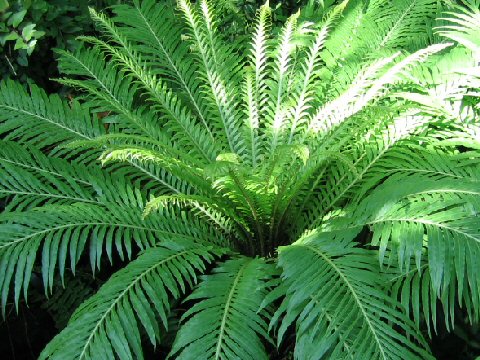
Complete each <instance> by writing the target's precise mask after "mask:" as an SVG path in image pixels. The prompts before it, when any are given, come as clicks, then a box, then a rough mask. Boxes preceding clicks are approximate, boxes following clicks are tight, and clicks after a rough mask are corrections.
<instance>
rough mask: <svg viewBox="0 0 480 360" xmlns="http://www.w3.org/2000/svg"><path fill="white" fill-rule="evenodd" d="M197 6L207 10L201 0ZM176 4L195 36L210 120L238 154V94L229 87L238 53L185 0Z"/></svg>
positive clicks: (235, 79)
mask: <svg viewBox="0 0 480 360" xmlns="http://www.w3.org/2000/svg"><path fill="white" fill-rule="evenodd" d="M200 6H201V8H202V9H203V12H205V11H211V10H208V9H209V5H208V3H207V2H206V1H205V0H203V1H201V3H200ZM178 7H179V9H180V11H181V12H182V14H183V16H184V18H185V20H186V23H187V25H188V29H189V32H190V34H191V36H192V38H193V39H195V46H196V49H197V50H198V65H199V66H200V69H201V71H200V75H201V76H202V77H204V79H205V81H206V84H205V88H204V90H205V94H206V95H207V94H208V96H207V99H210V108H211V110H210V112H211V120H210V121H215V123H216V127H217V128H218V129H221V131H222V137H223V136H224V138H225V140H226V142H227V147H228V151H231V152H233V153H237V154H240V153H242V152H243V149H244V147H245V145H244V143H243V139H242V137H241V133H240V129H239V127H240V123H241V121H240V118H239V116H240V111H239V110H238V102H239V101H238V99H237V96H238V95H237V93H236V92H235V90H234V88H233V86H235V84H237V83H238V82H239V81H240V79H241V77H240V78H238V77H239V74H238V73H239V71H240V68H241V64H240V57H239V54H235V53H234V51H233V49H231V48H230V47H229V46H227V45H226V44H224V43H223V42H222V41H221V39H220V38H219V37H218V35H217V34H216V31H215V30H214V28H213V27H212V24H209V23H208V16H207V17H205V15H204V16H203V17H200V16H199V14H198V12H197V10H196V9H195V8H194V6H193V5H192V4H191V3H190V2H189V1H188V0H179V2H178ZM219 139H221V138H219Z"/></svg>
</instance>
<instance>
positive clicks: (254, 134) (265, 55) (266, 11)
mask: <svg viewBox="0 0 480 360" xmlns="http://www.w3.org/2000/svg"><path fill="white" fill-rule="evenodd" d="M270 16H271V10H270V7H269V6H267V5H263V6H261V7H260V10H259V11H258V16H257V22H256V25H255V30H254V34H253V37H252V43H251V49H250V54H249V63H250V70H249V71H247V72H246V75H245V87H244V92H245V104H246V106H247V108H246V110H245V111H246V115H247V123H246V125H247V131H248V132H249V135H250V136H247V137H246V141H247V143H249V144H250V149H251V150H250V152H251V155H250V156H251V158H252V166H253V167H255V166H256V165H257V162H258V160H259V156H260V154H259V153H260V147H261V137H260V134H259V127H260V121H261V118H262V116H263V115H264V113H265V106H266V103H267V101H268V97H267V95H268V94H267V89H268V87H267V79H266V76H267V69H268V59H269V44H268V41H267V40H268V30H269V26H270Z"/></svg>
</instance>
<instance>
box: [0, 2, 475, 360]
mask: <svg viewBox="0 0 480 360" xmlns="http://www.w3.org/2000/svg"><path fill="white" fill-rule="evenodd" d="M449 3H450V2H449ZM478 5H479V4H478V1H475V0H470V1H466V2H465V3H464V4H463V5H462V6H453V7H447V5H443V4H442V2H440V1H437V0H395V1H380V0H375V1H369V2H363V1H356V0H352V1H349V2H348V1H343V2H341V3H339V4H338V5H336V6H334V7H330V8H328V9H323V10H322V9H321V7H320V8H319V9H318V11H319V14H321V11H323V16H318V18H317V19H315V20H312V19H310V20H308V21H307V19H306V18H305V17H304V16H303V14H301V13H298V14H294V15H293V16H291V17H290V18H289V19H288V20H287V21H286V23H285V24H284V26H283V27H282V28H281V29H272V28H271V21H270V20H271V19H270V8H269V5H268V4H266V5H264V6H262V7H261V8H260V9H259V11H258V15H257V19H256V22H255V23H254V24H252V39H251V42H250V43H248V44H247V43H245V42H243V41H236V40H235V39H232V38H229V39H224V38H223V37H222V34H223V32H222V30H221V29H222V28H224V27H225V26H228V24H224V23H222V18H221V17H220V16H218V14H217V13H216V11H217V9H216V4H215V2H210V1H207V0H199V1H198V2H197V3H195V4H192V3H190V2H189V1H188V0H179V1H178V3H177V4H173V3H171V2H170V1H161V2H157V1H154V0H142V1H140V0H135V1H133V4H132V5H117V6H114V7H112V9H111V13H112V17H110V18H109V17H108V16H106V15H104V14H100V13H96V12H94V11H91V16H92V18H93V20H94V21H95V23H96V25H97V27H98V29H99V30H100V31H101V33H102V35H101V36H100V37H97V38H94V37H83V38H81V39H82V40H83V41H84V42H85V44H86V45H85V47H84V48H83V49H82V50H79V51H78V52H76V53H70V52H65V51H59V54H60V62H59V65H60V68H61V70H62V72H63V73H64V74H65V75H66V77H65V78H62V79H58V80H57V81H59V82H60V83H61V84H63V85H67V86H70V87H71V88H72V89H74V90H75V92H76V94H78V95H77V96H75V99H73V100H69V101H66V100H63V99H61V98H60V97H59V96H57V95H51V96H48V95H47V94H46V93H45V92H44V91H43V90H41V89H39V88H38V87H35V86H32V87H31V88H30V89H29V90H28V91H27V90H26V89H24V87H23V86H22V85H20V84H16V83H14V82H11V81H7V82H3V83H1V85H0V133H1V134H3V135H2V140H1V144H0V159H1V161H0V183H1V186H0V196H1V197H3V198H4V200H5V203H6V209H5V211H4V212H3V213H2V214H1V215H0V235H1V236H0V291H1V303H2V309H3V310H4V311H5V307H6V306H7V304H8V302H10V301H13V303H14V304H16V306H18V303H19V301H27V291H28V288H29V284H30V282H31V280H32V277H33V276H37V275H35V274H38V275H39V276H40V277H41V278H42V279H43V284H44V288H45V294H46V296H49V295H50V294H51V293H52V289H54V286H53V284H54V283H55V281H58V279H60V280H61V281H63V280H64V277H66V275H67V274H71V273H73V274H75V271H76V270H77V271H78V268H79V267H80V266H84V265H83V264H85V260H86V261H87V263H88V262H89V263H90V266H91V269H92V271H93V273H94V274H95V273H96V272H98V271H100V270H101V269H100V267H101V265H102V264H104V263H105V260H107V259H108V261H110V262H112V261H114V262H116V263H118V262H122V261H123V262H124V263H126V265H125V266H124V268H122V269H121V270H119V271H117V272H116V273H115V274H114V275H113V276H111V278H110V279H109V280H108V281H106V282H105V283H104V284H103V285H102V286H101V288H100V289H99V290H98V292H96V293H95V294H94V295H93V296H91V297H89V298H88V299H86V300H85V301H84V302H83V303H82V304H81V305H80V306H79V307H78V309H77V310H76V311H75V312H74V313H73V315H72V316H71V318H70V320H69V322H68V324H67V325H66V327H65V328H64V329H63V330H62V331H61V332H60V333H59V334H58V335H57V336H56V337H55V338H54V339H53V340H52V341H51V342H50V343H49V344H48V345H47V347H46V348H45V349H44V351H43V352H42V354H41V355H40V359H61V360H65V359H114V358H118V359H142V358H143V357H144V349H145V347H148V346H149V343H151V344H153V345H154V346H155V345H157V346H158V345H161V346H170V355H169V357H170V358H172V359H252V360H259V359H269V358H274V357H275V356H284V358H287V357H288V356H290V357H293V358H296V359H301V360H304V359H361V360H365V359H399V360H400V359H401V360H405V359H431V358H433V356H432V355H431V353H430V350H429V345H428V337H429V336H431V335H432V333H434V332H435V331H436V329H437V323H438V322H444V324H445V326H447V328H452V327H453V325H454V320H455V318H454V315H455V312H454V310H455V309H456V308H457V307H458V306H460V307H461V308H462V309H463V310H464V311H465V314H467V316H468V319H469V321H470V322H471V323H478V319H479V312H480V277H479V276H478V274H479V271H480V220H479V217H478V213H479V211H480V197H479V195H480V182H479V181H480V171H479V168H478V166H479V160H478V159H479V153H478V150H479V149H480V142H479V141H480V127H479V125H478V120H477V116H478V113H479V106H478V103H479V102H478V96H479V89H480V79H479V74H480V71H479V65H478V64H479V60H480V11H479V6H478ZM97 114H102V119H101V120H100V119H99V116H97ZM105 114H107V116H105ZM102 268H103V267H102ZM172 329H173V330H172ZM172 331H173V334H174V340H172V341H170V342H169V340H168V339H169V336H167V335H168V334H171V333H172ZM168 344H170V345H168ZM275 354H277V355H275Z"/></svg>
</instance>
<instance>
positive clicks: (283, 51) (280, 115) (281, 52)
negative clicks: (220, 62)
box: [265, 13, 300, 155]
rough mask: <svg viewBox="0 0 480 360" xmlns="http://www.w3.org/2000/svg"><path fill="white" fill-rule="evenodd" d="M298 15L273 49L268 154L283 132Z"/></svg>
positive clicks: (268, 114) (284, 27) (267, 116)
mask: <svg viewBox="0 0 480 360" xmlns="http://www.w3.org/2000/svg"><path fill="white" fill-rule="evenodd" d="M299 15H300V13H296V14H294V15H292V16H290V18H289V19H288V20H287V21H286V22H285V25H284V26H283V28H282V30H281V32H280V36H279V39H278V45H277V47H276V48H275V49H274V61H273V66H272V69H271V79H270V81H269V85H270V86H269V88H268V98H269V101H268V103H267V106H266V110H265V114H266V116H265V117H266V118H265V122H266V125H267V130H268V135H267V136H268V144H267V149H266V150H267V152H268V154H270V155H271V154H273V153H274V152H275V149H276V147H277V145H278V142H279V141H280V140H281V139H280V138H279V137H280V135H281V134H282V133H284V132H285V129H284V126H285V123H286V117H287V108H286V104H285V99H286V97H288V93H289V90H290V89H288V81H289V77H290V76H291V73H292V60H293V59H292V53H293V52H294V50H295V45H294V42H293V40H294V36H295V29H296V26H297V19H298V17H299Z"/></svg>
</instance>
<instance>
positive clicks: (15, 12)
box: [0, 0, 480, 360]
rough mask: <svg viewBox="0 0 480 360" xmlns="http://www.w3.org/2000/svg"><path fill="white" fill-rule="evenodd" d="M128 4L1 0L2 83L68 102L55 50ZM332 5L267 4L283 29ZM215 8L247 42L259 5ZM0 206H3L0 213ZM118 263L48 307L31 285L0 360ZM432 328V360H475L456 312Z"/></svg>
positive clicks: (42, 333)
mask: <svg viewBox="0 0 480 360" xmlns="http://www.w3.org/2000/svg"><path fill="white" fill-rule="evenodd" d="M127 1H129V0H0V78H1V79H6V78H11V79H15V80H18V81H20V82H22V83H24V84H28V83H35V84H37V85H39V86H40V87H43V88H44V89H46V90H47V91H48V92H50V93H53V92H57V93H61V94H63V95H64V96H67V95H68V94H70V93H68V94H67V92H66V90H65V89H64V88H63V87H62V86H61V85H59V84H58V83H56V82H55V81H53V80H52V79H54V78H56V77H58V76H59V71H58V68H57V62H56V57H55V53H54V51H53V49H54V48H59V49H67V50H70V51H73V50H75V49H77V48H78V47H79V46H81V43H80V42H79V41H77V40H76V39H75V38H76V37H77V36H79V35H94V34H95V29H94V26H93V23H92V21H91V20H90V17H89V11H88V7H93V8H95V9H96V10H103V11H107V12H108V7H109V6H110V5H114V4H116V3H119V2H123V3H125V2H127ZM159 1H161V0H159ZM387 1H388V0H387ZM336 2H338V1H336V0H286V1H278V2H277V1H271V2H270V3H271V6H272V7H273V8H274V11H273V13H272V22H273V25H274V27H275V25H280V24H282V23H283V22H284V20H285V19H286V18H287V17H288V16H289V15H291V14H293V13H295V12H296V11H297V10H298V9H299V8H302V9H303V11H302V16H303V17H304V18H310V17H311V18H315V17H319V16H321V14H322V11H321V9H322V8H323V7H325V8H328V7H329V6H330V5H332V4H334V3H336ZM217 3H218V6H221V7H222V8H223V10H224V11H225V17H226V19H227V20H228V21H225V23H227V24H228V27H227V28H225V29H224V33H225V34H226V36H228V37H231V38H232V39H233V38H235V39H236V40H237V41H238V40H247V39H248V38H249V36H250V34H251V28H250V26H251V23H252V20H253V19H254V17H255V13H256V9H257V8H258V7H259V6H260V5H261V4H262V3H263V1H262V0H218V1H217ZM70 95H71V94H70ZM1 208H2V204H0V210H1ZM116 260H117V261H114V263H115V264H116V266H115V267H112V266H109V264H108V263H107V262H106V263H105V264H103V265H102V268H103V269H104V270H105V271H102V274H101V277H99V276H98V275H97V276H96V277H95V278H93V277H92V276H91V272H90V271H89V269H88V266H89V265H88V259H85V261H84V263H85V264H84V269H85V271H84V272H83V273H82V271H80V272H79V273H78V274H77V276H76V277H72V276H71V277H69V278H67V279H66V280H65V282H66V283H65V288H63V286H62V284H61V283H60V281H58V284H57V286H56V291H54V295H52V296H50V300H49V301H48V302H46V303H45V301H43V297H44V290H43V286H42V282H41V279H40V278H38V279H33V281H34V283H33V285H34V286H32V287H31V289H30V302H29V303H28V304H26V303H25V302H22V303H21V304H20V306H19V309H18V314H17V310H16V309H15V307H14V306H13V304H12V305H10V306H9V307H8V310H7V313H6V318H5V319H2V320H1V323H0V338H1V339H2V341H1V342H0V354H1V358H2V359H15V360H23V359H36V358H37V356H38V354H39V353H40V351H41V350H42V349H43V348H44V347H45V345H46V344H47V343H48V342H49V341H50V340H51V338H53V336H54V335H55V334H57V333H58V331H59V330H60V329H62V328H63V327H64V326H65V324H66V322H67V320H68V317H69V316H70V315H71V313H72V312H73V310H74V309H75V307H76V306H78V305H79V304H80V302H81V301H83V300H84V299H85V298H86V297H88V296H89V295H91V294H92V293H94V292H95V290H96V289H98V287H99V286H100V285H101V284H102V283H103V282H104V281H105V280H106V279H108V277H109V276H110V275H111V274H112V273H113V272H115V271H116V270H118V269H119V268H121V266H122V262H121V261H120V259H116ZM35 285H36V286H35ZM69 289H73V290H70V291H69ZM439 318H441V316H439ZM172 328H175V326H172ZM437 330H438V331H437V334H436V335H435V336H434V338H433V339H432V344H431V345H432V350H433V352H434V354H435V356H436V358H437V359H439V360H443V359H444V360H447V359H448V360H455V359H462V360H463V359H465V360H470V359H471V360H473V359H480V357H479V356H480V327H479V326H474V327H472V326H470V325H468V323H467V321H466V314H465V312H464V311H463V310H462V309H460V308H459V309H457V313H456V325H455V329H454V331H449V330H448V329H446V328H442V327H439V328H438V329H437ZM167 341H168V339H167ZM292 344H293V341H292ZM283 346H284V347H285V349H282V350H283V351H282V352H283V353H284V354H282V355H278V354H272V357H273V358H276V359H288V358H290V356H289V355H288V354H289V353H291V351H289V349H288V346H289V345H288V341H286V344H285V343H284V345H283ZM145 349H148V346H147V347H145ZM164 351H165V348H162V347H161V346H160V347H158V348H157V349H156V351H155V352H153V350H152V352H151V354H145V355H146V358H152V359H153V358H162V357H163V356H165V355H166V352H164ZM285 354H287V355H285ZM149 355H150V356H149Z"/></svg>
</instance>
